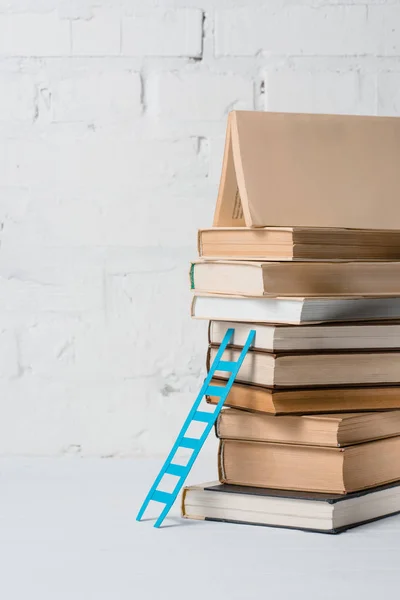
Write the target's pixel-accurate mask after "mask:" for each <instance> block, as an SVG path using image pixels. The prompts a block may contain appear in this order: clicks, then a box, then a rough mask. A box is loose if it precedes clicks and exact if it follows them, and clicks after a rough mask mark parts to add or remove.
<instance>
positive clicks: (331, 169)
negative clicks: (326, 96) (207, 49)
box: [213, 111, 400, 229]
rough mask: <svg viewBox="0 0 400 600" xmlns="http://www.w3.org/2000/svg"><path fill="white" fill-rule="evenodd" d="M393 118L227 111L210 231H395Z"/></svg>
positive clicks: (399, 218) (397, 189) (397, 187)
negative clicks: (253, 229)
mask: <svg viewBox="0 0 400 600" xmlns="http://www.w3.org/2000/svg"><path fill="white" fill-rule="evenodd" d="M399 162H400V119H399V118H397V117H369V116H368V117H367V116H348V115H312V114H295V113H271V112H252V111H234V112H231V113H230V115H229V117H228V124H227V134H226V142H225V151H224V160H223V166H222V174H221V182H220V188H219V193H218V200H217V205H216V209H215V214H214V222H213V225H214V226H215V227H237V226H239V227H243V226H247V227H265V226H274V227H288V226H289V227H342V228H356V229H357V228H358V229H400V203H399V201H398V199H399V197H400V169H399V167H398V166H399Z"/></svg>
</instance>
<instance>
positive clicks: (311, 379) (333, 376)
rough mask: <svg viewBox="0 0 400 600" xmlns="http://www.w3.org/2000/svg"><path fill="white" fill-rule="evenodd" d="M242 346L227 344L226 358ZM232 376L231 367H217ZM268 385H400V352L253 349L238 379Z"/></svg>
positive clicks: (212, 355)
mask: <svg viewBox="0 0 400 600" xmlns="http://www.w3.org/2000/svg"><path fill="white" fill-rule="evenodd" d="M217 352H218V346H211V347H209V349H208V353H207V367H208V368H209V367H210V364H211V363H212V361H213V360H214V359H215V357H216V355H217ZM240 352H241V350H240V349H239V348H227V349H226V350H225V352H224V359H225V360H229V361H237V360H238V358H239V356H240ZM216 374H217V376H218V377H221V378H222V379H229V377H230V375H231V373H230V372H229V371H222V370H218V371H216ZM235 381H238V382H239V383H250V384H253V385H261V386H266V387H270V388H273V387H318V386H322V387H326V386H332V387H334V386H340V385H345V386H348V385H379V384H380V385H382V384H392V385H400V352H396V351H395V350H390V351H383V350H381V351H379V352H372V351H365V352H360V351H358V352H328V351H320V352H318V353H314V352H296V353H294V352H292V353H284V352H280V353H271V352H260V351H257V350H250V351H249V352H248V353H247V354H246V356H245V358H244V360H243V363H242V366H241V367H240V369H239V372H238V374H237V376H236V380H235Z"/></svg>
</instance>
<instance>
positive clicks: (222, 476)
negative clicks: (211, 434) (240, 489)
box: [218, 440, 226, 483]
mask: <svg viewBox="0 0 400 600" xmlns="http://www.w3.org/2000/svg"><path fill="white" fill-rule="evenodd" d="M218 479H219V480H220V482H221V483H226V476H225V468H224V442H223V440H220V442H219V448H218Z"/></svg>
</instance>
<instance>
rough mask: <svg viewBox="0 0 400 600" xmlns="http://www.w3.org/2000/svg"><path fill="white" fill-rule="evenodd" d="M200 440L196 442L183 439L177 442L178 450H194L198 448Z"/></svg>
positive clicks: (191, 439) (190, 439)
mask: <svg viewBox="0 0 400 600" xmlns="http://www.w3.org/2000/svg"><path fill="white" fill-rule="evenodd" d="M199 442H200V440H196V439H195V438H188V437H184V438H182V439H181V441H180V442H179V446H180V448H189V449H190V450H196V448H198V446H199Z"/></svg>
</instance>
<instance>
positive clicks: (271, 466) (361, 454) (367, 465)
mask: <svg viewBox="0 0 400 600" xmlns="http://www.w3.org/2000/svg"><path fill="white" fill-rule="evenodd" d="M218 472H219V480H220V482H221V483H230V484H232V485H246V486H250V487H252V486H254V487H266V488H277V489H287V490H302V491H310V492H324V493H334V494H346V493H348V492H356V491H358V490H362V489H367V488H371V487H376V486H378V485H384V484H386V483H391V482H392V481H397V480H400V436H397V437H390V438H386V439H383V440H376V441H374V442H365V443H363V444H356V445H354V446H346V447H344V448H330V447H328V446H305V445H294V444H276V443H270V442H268V443H266V442H247V441H238V440H220V445H219V452H218Z"/></svg>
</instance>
